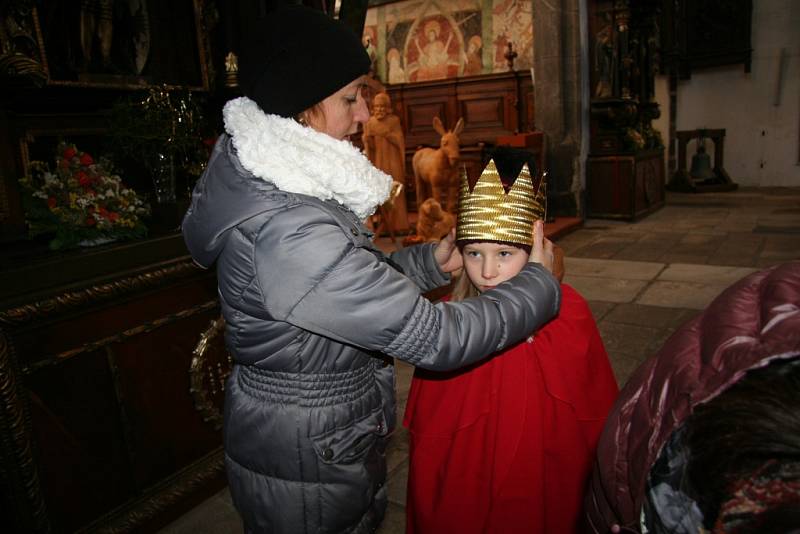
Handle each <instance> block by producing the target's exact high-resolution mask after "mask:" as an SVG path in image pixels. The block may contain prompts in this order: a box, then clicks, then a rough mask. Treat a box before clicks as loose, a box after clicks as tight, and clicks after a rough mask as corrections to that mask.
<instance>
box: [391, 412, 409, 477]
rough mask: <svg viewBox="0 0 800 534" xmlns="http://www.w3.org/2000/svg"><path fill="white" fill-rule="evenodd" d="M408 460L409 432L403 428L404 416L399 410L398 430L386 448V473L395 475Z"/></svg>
mask: <svg viewBox="0 0 800 534" xmlns="http://www.w3.org/2000/svg"><path fill="white" fill-rule="evenodd" d="M406 460H408V430H406V428H405V427H404V426H403V414H402V413H401V412H400V411H399V410H398V412H397V428H396V429H395V431H394V434H392V436H391V438H389V444H388V445H387V446H386V471H387V472H388V473H390V474H391V473H393V472H394V471H395V469H397V468H398V467H400V466H401V465H403V462H405V461H406Z"/></svg>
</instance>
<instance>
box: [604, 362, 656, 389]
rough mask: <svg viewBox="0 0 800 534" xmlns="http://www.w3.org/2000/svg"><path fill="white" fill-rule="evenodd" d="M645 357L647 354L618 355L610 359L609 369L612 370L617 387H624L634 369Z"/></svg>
mask: <svg viewBox="0 0 800 534" xmlns="http://www.w3.org/2000/svg"><path fill="white" fill-rule="evenodd" d="M646 359H647V356H643V355H638V356H628V355H624V354H623V355H620V356H617V357H615V358H612V359H611V369H612V370H613V371H614V378H616V379H617V386H619V389H622V388H623V387H625V384H627V383H628V380H629V379H630V377H631V375H632V374H633V372H634V371H636V369H637V368H638V367H639V366H640V365H641V364H642V362H643V361H645V360H646Z"/></svg>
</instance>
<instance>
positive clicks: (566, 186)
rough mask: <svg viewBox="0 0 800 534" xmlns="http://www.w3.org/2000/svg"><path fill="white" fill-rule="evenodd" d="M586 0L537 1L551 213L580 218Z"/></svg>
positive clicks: (540, 115) (539, 106)
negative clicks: (583, 9)
mask: <svg viewBox="0 0 800 534" xmlns="http://www.w3.org/2000/svg"><path fill="white" fill-rule="evenodd" d="M581 1H583V0H533V69H534V77H535V83H534V102H535V105H536V128H537V129H538V130H541V131H543V132H544V133H545V136H546V138H547V166H548V168H549V172H550V174H549V187H550V189H551V191H552V193H553V196H552V197H551V200H552V201H553V202H554V203H555V206H551V207H550V210H551V212H553V213H555V214H556V215H568V216H576V215H578V214H579V211H580V208H579V206H580V197H581V192H582V189H583V185H582V178H581V169H582V166H581V138H582V135H581V128H582V126H583V121H582V112H581V108H582V101H583V98H582V89H581V87H582V83H583V81H582V74H581V48H582V47H581V31H580V28H581V26H580V25H581V17H580V4H579V2H581Z"/></svg>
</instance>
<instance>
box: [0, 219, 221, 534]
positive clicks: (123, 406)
mask: <svg viewBox="0 0 800 534" xmlns="http://www.w3.org/2000/svg"><path fill="white" fill-rule="evenodd" d="M2 267H3V269H2V270H3V272H2V276H0V421H2V424H0V434H2V438H1V439H0V443H2V445H0V447H1V448H0V454H2V465H3V474H2V478H3V481H4V484H3V486H2V488H1V489H2V492H1V493H0V499H2V501H0V502H2V504H3V509H4V510H5V511H6V512H5V513H4V514H3V516H2V518H0V531H3V532H75V531H112V532H132V531H137V532H141V531H145V532H146V531H153V530H155V529H157V528H158V527H159V526H161V525H162V524H164V522H166V521H168V520H170V519H172V518H174V517H176V516H177V515H178V514H180V513H182V512H183V511H185V510H187V509H188V508H189V507H190V506H193V505H194V504H196V503H197V502H199V500H200V499H202V498H205V497H207V496H209V495H210V494H211V493H212V492H214V491H217V490H218V489H220V488H221V487H223V485H224V471H223V464H222V451H221V433H220V431H219V429H218V428H217V426H216V425H214V424H210V423H209V422H206V421H205V420H204V419H207V417H204V414H203V413H202V412H203V409H204V408H205V409H207V408H208V407H203V406H200V405H199V404H198V400H202V398H201V397H198V395H197V394H196V393H197V392H194V393H193V391H192V386H191V384H192V381H193V380H194V383H195V384H197V383H202V382H203V380H200V382H198V381H197V380H196V378H197V377H193V376H192V373H198V372H199V373H206V374H214V373H218V375H219V376H211V377H206V378H210V380H205V383H206V384H215V385H214V388H216V389H217V390H221V388H222V386H221V380H223V379H224V376H223V374H224V371H223V368H222V367H221V366H218V367H213V366H212V367H208V368H197V366H195V368H194V369H192V364H193V354H192V352H193V349H194V347H195V346H196V345H197V343H198V341H200V339H201V335H202V333H203V332H204V331H205V330H206V329H207V328H208V327H209V324H210V323H211V321H212V320H213V319H216V318H217V317H218V316H219V307H218V301H217V292H216V279H215V276H214V274H213V272H209V271H204V270H202V269H200V268H199V267H197V266H196V265H194V263H192V261H191V259H190V258H189V257H188V253H187V252H186V250H185V248H184V245H183V240H182V237H181V236H180V235H179V234H173V235H166V236H163V237H160V238H156V239H149V240H144V241H139V242H134V243H127V244H119V245H106V246H104V247H98V248H96V249H88V250H78V251H72V252H69V253H62V254H55V253H46V254H41V255H39V256H38V257H36V256H35V255H31V254H20V255H17V256H15V257H12V258H11V259H8V258H6V259H4V262H3V266H2ZM220 338H221V336H220ZM214 342H215V343H221V339H215V340H214ZM195 363H196V362H195ZM201 378H202V377H201ZM195 389H196V388H195ZM202 393H204V394H206V396H205V397H204V398H205V399H206V400H208V398H210V397H209V392H202ZM216 394H217V398H218V397H219V391H217V392H216ZM216 409H218V407H216Z"/></svg>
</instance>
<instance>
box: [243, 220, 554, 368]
mask: <svg viewBox="0 0 800 534" xmlns="http://www.w3.org/2000/svg"><path fill="white" fill-rule="evenodd" d="M293 211H294V210H293ZM302 211H303V212H304V214H303V216H302V220H303V221H304V222H303V223H302V224H299V223H298V220H296V219H295V218H294V217H286V216H277V217H274V218H273V219H272V220H271V221H270V223H269V224H268V225H267V228H265V229H263V230H262V232H261V233H260V234H259V236H258V239H257V243H256V250H257V253H256V256H257V260H256V269H257V272H256V278H257V283H258V287H259V288H260V290H261V293H262V299H263V303H264V308H265V312H266V313H268V314H269V315H270V316H271V317H273V318H274V319H275V320H281V321H286V322H288V323H290V324H293V325H295V326H297V327H299V328H303V329H305V330H309V331H311V332H314V333H316V334H319V335H323V336H326V337H330V338H332V339H336V340H337V341H340V342H343V343H348V344H352V345H356V346H359V347H362V348H364V349H365V350H373V351H381V352H384V353H386V354H388V355H390V356H394V357H397V358H400V359H402V360H405V361H407V362H409V363H411V364H414V365H419V366H421V367H426V368H430V369H441V370H445V369H455V368H458V367H461V366H464V365H467V364H470V363H473V362H475V361H478V360H480V359H481V358H484V357H486V356H487V355H489V354H491V353H493V352H495V351H497V350H500V349H503V348H505V347H506V346H508V345H509V344H512V343H515V342H517V341H519V340H521V339H523V338H525V337H526V336H527V335H528V334H529V333H530V332H532V331H534V330H536V329H537V328H539V327H540V326H542V325H543V324H544V323H545V322H547V321H549V320H550V319H551V318H552V317H553V316H555V314H556V313H557V311H558V307H559V300H560V287H559V284H558V281H557V280H555V278H553V276H552V275H551V274H550V273H549V272H548V271H547V270H546V269H544V268H543V267H541V266H540V265H536V264H531V265H529V266H527V267H525V268H524V269H523V271H522V272H521V273H520V274H519V275H518V276H516V277H515V278H513V279H512V280H510V281H508V282H505V283H503V284H500V285H499V286H498V287H496V288H495V289H492V290H491V291H487V292H485V293H484V294H483V295H482V296H480V297H476V298H474V299H468V300H466V301H464V302H460V303H444V304H437V305H434V304H432V303H430V302H429V301H428V300H427V299H425V298H424V297H422V296H421V295H420V290H419V287H418V286H416V285H415V284H414V283H412V282H411V280H409V279H408V278H407V277H406V276H404V275H402V274H400V273H399V272H398V271H397V270H395V269H394V268H392V267H391V266H389V265H388V264H387V263H385V262H382V261H380V260H379V259H378V257H377V256H375V255H374V254H372V253H371V252H370V251H368V250H366V249H363V248H359V247H356V246H354V244H353V243H352V241H351V240H350V239H349V238H348V236H346V235H345V234H344V232H343V230H342V229H341V227H340V226H339V225H338V224H336V223H334V222H333V221H332V220H330V219H329V217H328V216H327V215H324V214H322V212H321V211H320V210H313V209H303V210H302ZM314 211H317V212H318V214H319V215H318V216H317V220H310V219H309V217H310V216H313V214H314Z"/></svg>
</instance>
